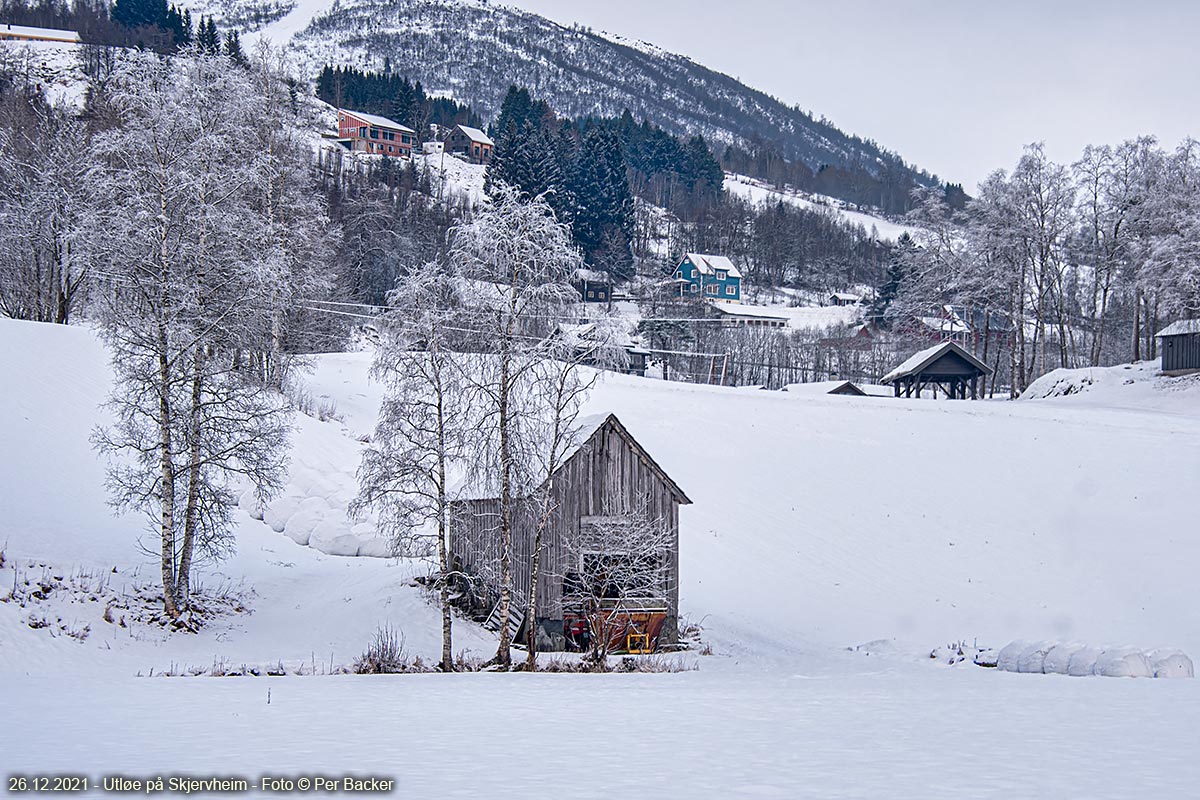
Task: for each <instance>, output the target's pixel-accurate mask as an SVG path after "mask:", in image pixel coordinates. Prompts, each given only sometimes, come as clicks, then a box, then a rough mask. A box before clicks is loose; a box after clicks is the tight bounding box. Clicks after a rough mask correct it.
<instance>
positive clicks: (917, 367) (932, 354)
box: [880, 342, 992, 383]
mask: <svg viewBox="0 0 1200 800" xmlns="http://www.w3.org/2000/svg"><path fill="white" fill-rule="evenodd" d="M949 353H954V354H956V355H958V356H959V357H961V358H963V359H965V360H967V361H968V362H970V363H971V364H972V365H974V366H975V367H977V368H978V369H981V370H983V371H984V372H986V373H987V374H989V375H990V374H991V373H992V368H991V367H989V366H988V365H987V364H985V363H983V362H982V361H980V360H979V359H978V358H976V357H975V356H973V355H971V354H970V353H969V352H967V351H966V350H964V349H963V348H962V347H960V346H959V345H957V344H955V343H954V342H942V343H941V344H935V345H934V346H933V347H927V348H925V349H924V350H922V351H920V352H919V353H915V354H914V355H913V356H912V357H910V358H909V359H908V360H906V361H905V362H904V363H903V364H901V365H900V366H898V367H896V368H895V369H894V370H892V371H891V372H889V373H888V374H887V375H884V376H883V380H882V381H880V383H891V382H892V381H894V380H896V379H897V378H903V377H904V376H906V375H911V374H913V373H914V372H920V371H921V370H923V369H925V367H927V366H929V365H930V364H932V363H933V362H934V361H937V360H938V359H939V358H941V357H942V356H944V355H947V354H949Z"/></svg>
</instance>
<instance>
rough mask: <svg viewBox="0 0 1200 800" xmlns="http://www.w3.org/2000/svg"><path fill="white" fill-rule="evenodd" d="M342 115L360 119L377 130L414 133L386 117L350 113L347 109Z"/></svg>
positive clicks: (359, 112) (356, 112)
mask: <svg viewBox="0 0 1200 800" xmlns="http://www.w3.org/2000/svg"><path fill="white" fill-rule="evenodd" d="M342 113H344V114H348V115H350V116H352V117H355V118H357V119H361V120H362V121H363V122H365V123H367V124H368V125H374V126H375V127H377V128H391V129H392V130H394V131H405V132H407V133H416V131H414V130H413V129H412V128H410V127H408V126H407V125H401V124H400V123H399V122H396V121H395V120H391V119H388V118H387V117H381V116H379V115H378V114H367V113H365V112H362V111H351V110H350V109H348V108H343V109H342Z"/></svg>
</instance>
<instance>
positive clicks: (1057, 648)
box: [1042, 642, 1083, 675]
mask: <svg viewBox="0 0 1200 800" xmlns="http://www.w3.org/2000/svg"><path fill="white" fill-rule="evenodd" d="M1082 649H1083V645H1082V644H1079V643H1077V642H1068V643H1066V644H1056V645H1054V647H1051V648H1050V652H1048V653H1046V660H1045V662H1044V664H1043V666H1042V672H1044V673H1046V674H1047V675H1069V674H1070V667H1071V656H1073V655H1075V654H1076V653H1078V652H1079V651H1080V650H1082Z"/></svg>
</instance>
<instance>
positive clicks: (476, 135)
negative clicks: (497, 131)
mask: <svg viewBox="0 0 1200 800" xmlns="http://www.w3.org/2000/svg"><path fill="white" fill-rule="evenodd" d="M458 130H460V131H462V132H463V134H464V135H465V136H466V137H467V138H468V139H470V140H471V141H472V142H479V143H480V144H487V145H492V146H495V144H496V143H495V142H493V141H492V137H490V136H488V135H487V134H486V133H484V132H483V131H481V130H479V128H472V127H471V126H470V125H459V126H458Z"/></svg>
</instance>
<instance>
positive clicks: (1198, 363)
mask: <svg viewBox="0 0 1200 800" xmlns="http://www.w3.org/2000/svg"><path fill="white" fill-rule="evenodd" d="M1158 338H1159V340H1160V341H1161V342H1162V371H1163V373H1164V374H1166V375H1185V374H1187V373H1189V372H1197V371H1200V319H1183V320H1180V321H1179V322H1176V323H1173V324H1171V325H1168V326H1167V327H1166V328H1163V329H1162V330H1161V331H1159V332H1158Z"/></svg>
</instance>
